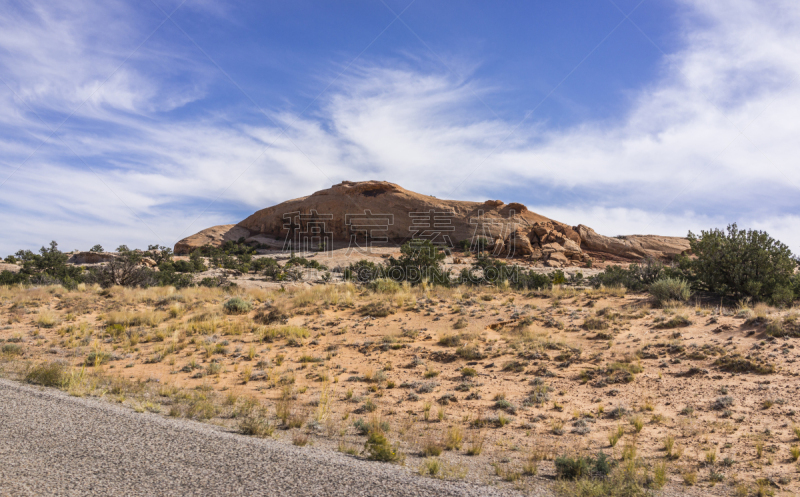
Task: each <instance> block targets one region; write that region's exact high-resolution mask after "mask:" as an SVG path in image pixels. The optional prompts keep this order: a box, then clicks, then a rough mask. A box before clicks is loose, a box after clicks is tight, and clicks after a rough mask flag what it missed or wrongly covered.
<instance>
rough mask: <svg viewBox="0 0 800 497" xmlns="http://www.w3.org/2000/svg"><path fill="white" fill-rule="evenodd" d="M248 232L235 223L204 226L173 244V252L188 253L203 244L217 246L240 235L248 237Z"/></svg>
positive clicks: (236, 238)
mask: <svg viewBox="0 0 800 497" xmlns="http://www.w3.org/2000/svg"><path fill="white" fill-rule="evenodd" d="M249 236H250V232H249V231H248V230H246V229H244V228H240V227H238V226H236V225H235V224H223V225H221V226H212V227H211V228H206V229H204V230H203V231H201V232H199V233H195V234H194V235H192V236H189V237H186V238H184V239H183V240H181V241H179V242H178V243H176V244H175V248H174V249H173V250H174V252H175V253H176V254H178V255H181V254H188V253H190V252H192V251H193V250H194V249H196V248H200V247H202V246H204V245H211V246H212V247H218V246H220V245H222V244H223V243H225V242H227V241H229V240H230V241H236V240H238V239H239V238H241V237H245V238H246V237H249Z"/></svg>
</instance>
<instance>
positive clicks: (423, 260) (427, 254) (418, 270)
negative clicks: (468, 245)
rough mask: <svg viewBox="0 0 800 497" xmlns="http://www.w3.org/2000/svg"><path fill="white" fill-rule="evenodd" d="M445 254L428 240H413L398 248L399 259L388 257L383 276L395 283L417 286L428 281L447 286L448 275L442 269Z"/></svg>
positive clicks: (448, 281)
mask: <svg viewBox="0 0 800 497" xmlns="http://www.w3.org/2000/svg"><path fill="white" fill-rule="evenodd" d="M444 258H445V252H444V251H443V250H442V249H441V248H440V247H438V246H436V245H434V244H433V243H432V242H431V241H430V240H420V239H414V240H411V241H409V242H406V243H404V244H403V246H402V247H400V258H398V259H395V258H394V257H390V258H389V261H388V263H387V265H386V269H385V274H386V276H387V277H389V278H391V279H393V280H395V281H408V282H409V283H411V284H412V285H417V284H419V283H422V282H423V281H428V282H430V283H432V284H437V285H449V284H450V274H449V273H446V272H444V270H443V269H442V261H444Z"/></svg>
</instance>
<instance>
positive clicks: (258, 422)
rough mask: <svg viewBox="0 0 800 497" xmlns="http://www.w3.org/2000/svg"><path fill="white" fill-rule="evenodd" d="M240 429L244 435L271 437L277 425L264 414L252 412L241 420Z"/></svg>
mask: <svg viewBox="0 0 800 497" xmlns="http://www.w3.org/2000/svg"><path fill="white" fill-rule="evenodd" d="M239 431H240V432H242V434H244V435H252V436H255V437H262V438H263V437H270V436H272V434H273V433H274V432H275V425H273V424H272V423H271V422H270V421H269V419H268V418H267V417H266V416H264V415H262V414H259V413H257V414H251V415H249V416H246V417H244V418H242V419H240V420H239Z"/></svg>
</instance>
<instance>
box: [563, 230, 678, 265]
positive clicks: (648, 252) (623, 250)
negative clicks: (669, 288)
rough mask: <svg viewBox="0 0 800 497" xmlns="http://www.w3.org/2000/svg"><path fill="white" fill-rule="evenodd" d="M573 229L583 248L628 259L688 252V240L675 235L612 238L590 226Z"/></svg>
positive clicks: (660, 257)
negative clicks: (600, 233)
mask: <svg viewBox="0 0 800 497" xmlns="http://www.w3.org/2000/svg"><path fill="white" fill-rule="evenodd" d="M575 230H576V231H577V232H578V234H579V235H580V237H581V246H582V247H583V248H584V249H585V250H593V251H596V252H605V253H609V254H613V255H616V256H619V257H626V258H628V259H641V258H642V257H655V258H657V259H664V258H668V257H671V256H674V255H678V254H683V253H688V252H689V250H690V247H689V240H688V239H686V238H682V237H677V236H658V235H628V236H625V237H622V238H612V237H608V236H603V235H599V234H597V233H595V231H594V230H593V229H592V228H589V227H588V226H584V225H582V224H581V225H578V226H577V227H576V228H575Z"/></svg>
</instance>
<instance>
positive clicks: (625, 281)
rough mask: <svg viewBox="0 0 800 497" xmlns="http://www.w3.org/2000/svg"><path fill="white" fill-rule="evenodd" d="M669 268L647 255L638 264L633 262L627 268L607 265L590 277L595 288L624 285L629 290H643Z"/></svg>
mask: <svg viewBox="0 0 800 497" xmlns="http://www.w3.org/2000/svg"><path fill="white" fill-rule="evenodd" d="M667 269H668V268H665V267H664V264H662V263H661V262H660V261H658V260H656V259H653V258H652V257H647V258H645V259H642V261H641V262H640V263H638V264H631V265H629V266H628V268H627V269H625V268H623V267H622V266H617V265H611V266H607V267H606V268H605V269H604V270H603V272H602V273H600V274H597V275H595V276H592V277H591V278H589V282H590V283H591V284H592V286H594V287H595V288H600V287H601V286H604V287H610V288H614V287H624V288H627V289H629V290H634V291H638V290H643V289H645V288H646V287H647V286H648V285H651V284H652V283H654V282H655V281H657V280H658V279H659V278H661V277H662V276H663V275H664V274H665V273H666V272H667Z"/></svg>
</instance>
